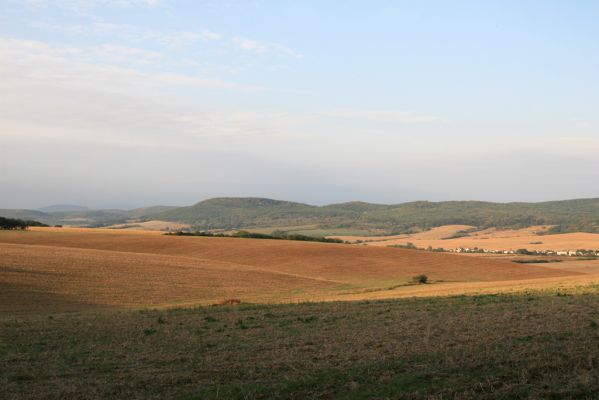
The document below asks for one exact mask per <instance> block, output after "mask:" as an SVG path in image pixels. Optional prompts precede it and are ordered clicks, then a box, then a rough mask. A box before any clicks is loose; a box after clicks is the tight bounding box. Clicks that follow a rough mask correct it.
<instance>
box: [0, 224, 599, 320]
mask: <svg viewBox="0 0 599 400" xmlns="http://www.w3.org/2000/svg"><path fill="white" fill-rule="evenodd" d="M418 274H425V275H427V276H428V277H429V279H430V281H431V284H427V285H412V284H410V280H411V278H412V277H413V276H415V275H418ZM598 274H599V264H597V262H594V261H586V262H581V265H578V267H577V268H574V269H572V268H567V267H566V266H565V265H551V266H545V265H543V266H541V265H531V264H526V265H524V264H515V263H512V262H510V261H509V260H501V259H493V258H489V257H480V258H476V257H467V256H460V255H452V254H444V253H429V252H422V251H414V250H405V249H397V248H384V247H368V246H355V245H344V244H330V243H312V242H297V241H282V240H258V239H236V238H207V237H179V236H164V235H159V234H157V232H152V231H122V230H103V229H83V228H81V229H69V228H62V229H60V228H36V229H33V230H31V231H24V232H13V231H0V288H1V289H2V290H0V304H1V306H0V312H2V313H20V312H45V311H53V312H56V311H76V310H83V309H90V308H98V309H101V308H115V307H116V308H144V307H174V306H182V305H196V304H215V303H219V302H222V301H225V300H227V299H231V298H234V299H239V300H241V301H244V302H257V303H278V302H301V301H329V300H357V299H370V298H393V297H409V296H431V295H447V294H458V293H487V292H498V291H513V290H520V289H523V288H529V287H530V288H545V287H554V286H576V285H579V284H588V283H593V282H595V281H599V275H598Z"/></svg>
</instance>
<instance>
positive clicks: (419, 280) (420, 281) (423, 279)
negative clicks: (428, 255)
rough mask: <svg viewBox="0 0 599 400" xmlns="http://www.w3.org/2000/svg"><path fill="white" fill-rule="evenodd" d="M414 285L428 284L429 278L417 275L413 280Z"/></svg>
mask: <svg viewBox="0 0 599 400" xmlns="http://www.w3.org/2000/svg"><path fill="white" fill-rule="evenodd" d="M412 283H417V284H419V285H424V284H425V283H428V276H426V275H416V276H414V277H413V278H412Z"/></svg>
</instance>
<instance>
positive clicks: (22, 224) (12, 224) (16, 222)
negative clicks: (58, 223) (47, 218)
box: [0, 217, 48, 230]
mask: <svg viewBox="0 0 599 400" xmlns="http://www.w3.org/2000/svg"><path fill="white" fill-rule="evenodd" d="M30 226H48V225H46V224H42V223H41V222H39V221H32V220H22V219H16V218H4V217H0V229H2V230H25V229H27V228H28V227H30Z"/></svg>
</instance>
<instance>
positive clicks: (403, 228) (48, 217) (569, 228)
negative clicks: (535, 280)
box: [0, 197, 599, 235]
mask: <svg viewBox="0 0 599 400" xmlns="http://www.w3.org/2000/svg"><path fill="white" fill-rule="evenodd" d="M0 216H3V217H9V218H20V219H34V220H37V221H41V222H43V223H46V224H65V225H80V226H90V227H99V226H109V225H116V224H123V223H128V222H131V221H148V220H159V221H170V222H177V223H182V224H187V225H190V226H192V227H193V228H194V229H248V228H273V229H282V230H294V229H295V230H301V231H302V233H305V234H309V232H308V231H309V230H313V231H315V234H321V235H322V234H327V233H326V229H329V230H330V229H336V230H341V229H354V230H363V231H370V232H371V234H372V233H374V232H375V231H376V234H396V233H406V232H414V231H420V230H426V229H430V228H433V227H437V226H444V225H470V226H474V227H477V228H480V229H485V228H491V227H497V228H525V227H530V226H538V225H552V226H555V227H554V228H552V230H551V231H550V232H549V233H560V232H599V199H579V200H564V201H551V202H542V203H491V202H482V201H444V202H429V201H416V202H409V203H401V204H391V205H385V204H372V203H365V202H357V201H356V202H348V203H340V204H330V205H326V206H321V207H319V206H313V205H309V204H303V203H295V202H290V201H280V200H272V199H265V198H252V197H250V198H214V199H209V200H204V201H201V202H199V203H197V204H194V205H192V206H188V207H168V206H155V207H146V208H139V209H135V210H79V211H70V212H52V213H47V212H46V213H44V212H41V211H35V210H0ZM302 226H309V227H310V228H308V231H306V230H305V229H306V228H300V227H302ZM323 232H324V233H323ZM337 234H341V233H337Z"/></svg>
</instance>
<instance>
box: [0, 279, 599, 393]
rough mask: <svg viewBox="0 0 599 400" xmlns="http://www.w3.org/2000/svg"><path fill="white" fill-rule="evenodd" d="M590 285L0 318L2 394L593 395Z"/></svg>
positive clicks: (597, 301) (595, 370)
mask: <svg viewBox="0 0 599 400" xmlns="http://www.w3.org/2000/svg"><path fill="white" fill-rule="evenodd" d="M598 306H599V290H598V289H597V287H588V288H584V289H577V290H562V291H543V292H528V293H522V294H510V295H483V296H457V297H439V298H424V299H403V300H381V301H360V302H329V303H304V304H295V305H233V306H217V307H214V306H211V307H197V308H185V309H173V310H143V311H113V312H107V311H106V312H94V313H90V312H87V313H75V314H72V313H71V314H45V315H40V316H11V317H2V318H0V337H1V338H2V342H1V343H0V371H3V372H2V373H1V374H0V384H1V385H2V388H3V390H2V395H1V396H2V397H3V398H21V399H33V398H35V399H55V398H75V397H76V398H88V399H92V398H128V399H161V398H180V399H222V398H226V399H267V398H268V399H271V398H280V399H306V398H314V399H331V398H342V399H372V398H381V399H384V398H394V399H442V398H443V399H445V398H459V399H506V398H512V399H523V398H549V399H574V398H588V399H590V398H596V397H597V396H598V395H599V385H598V382H599V367H598V365H599V346H598V344H599V330H598V328H597V327H598V321H599V314H598V313H597V308H598Z"/></svg>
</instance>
